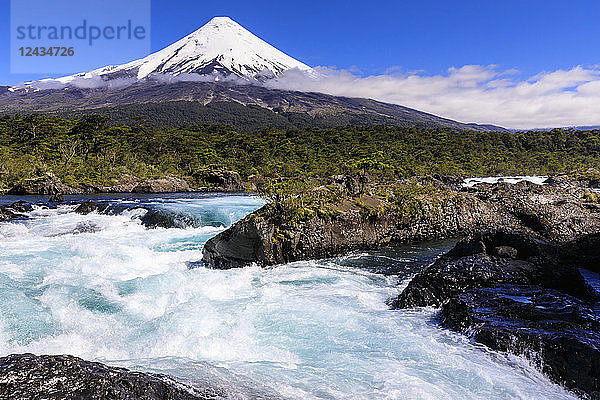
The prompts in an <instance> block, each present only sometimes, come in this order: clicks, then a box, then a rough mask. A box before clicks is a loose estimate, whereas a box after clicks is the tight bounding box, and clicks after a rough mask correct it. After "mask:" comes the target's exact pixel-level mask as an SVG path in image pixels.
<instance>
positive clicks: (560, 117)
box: [266, 65, 600, 129]
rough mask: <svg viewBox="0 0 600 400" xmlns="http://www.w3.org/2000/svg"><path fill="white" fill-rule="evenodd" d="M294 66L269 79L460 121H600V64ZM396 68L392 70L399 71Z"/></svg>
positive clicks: (522, 124)
mask: <svg viewBox="0 0 600 400" xmlns="http://www.w3.org/2000/svg"><path fill="white" fill-rule="evenodd" d="M316 70H317V71H318V72H319V74H318V75H319V76H318V77H316V78H315V77H314V76H306V75H305V74H303V73H302V72H301V71H297V70H291V71H288V72H286V73H284V74H283V75H281V76H280V77H279V78H277V79H275V80H272V81H269V82H267V83H266V85H267V86H269V87H272V88H278V89H288V90H302V91H315V92H323V93H327V94H332V95H336V96H350V97H368V98H372V99H375V100H379V101H383V102H388V103H394V104H401V105H403V106H406V107H411V108H415V109H418V110H421V111H425V112H429V113H432V114H436V115H439V116H442V117H445V118H450V119H454V120H458V121H461V122H475V123H481V124H495V125H500V126H503V127H506V128H513V129H532V128H546V127H563V126H584V125H600V67H596V66H594V67H587V68H586V67H582V66H577V67H574V68H572V69H570V70H556V71H551V72H542V73H539V74H537V75H535V76H532V77H530V78H528V79H519V78H518V71H516V70H504V71H502V70H499V69H498V67H497V66H495V65H487V66H484V65H465V66H463V67H460V68H449V69H448V70H447V73H446V74H443V75H429V76H427V75H424V74H422V73H387V74H383V75H372V76H367V77H361V76H358V75H356V74H355V73H353V72H350V71H348V70H338V69H334V68H325V67H318V68H316ZM395 70H396V69H389V71H392V72H393V71H395Z"/></svg>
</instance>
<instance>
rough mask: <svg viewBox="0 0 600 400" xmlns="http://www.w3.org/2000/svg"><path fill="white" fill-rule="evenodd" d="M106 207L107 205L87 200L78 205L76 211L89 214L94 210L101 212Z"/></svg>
mask: <svg viewBox="0 0 600 400" xmlns="http://www.w3.org/2000/svg"><path fill="white" fill-rule="evenodd" d="M105 209H106V205H103V204H98V203H96V202H95V201H92V200H87V201H84V202H83V203H81V204H80V205H78V206H77V208H76V209H75V212H76V213H77V214H81V215H88V214H91V213H93V212H100V211H104V210H105Z"/></svg>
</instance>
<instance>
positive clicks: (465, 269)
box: [393, 230, 600, 308]
mask: <svg viewBox="0 0 600 400" xmlns="http://www.w3.org/2000/svg"><path fill="white" fill-rule="evenodd" d="M592 237H596V236H595V235H594V236H589V237H587V240H588V241H589V240H591V239H590V238H592ZM577 243H579V242H572V243H565V244H560V245H559V244H556V243H553V242H549V241H547V240H545V239H543V238H542V237H541V236H540V235H539V234H536V233H531V232H529V231H527V230H522V231H520V232H515V231H494V232H488V233H481V234H477V235H475V236H474V237H472V238H470V239H468V240H464V241H461V242H459V243H458V244H457V245H456V246H455V247H454V248H453V249H452V250H451V251H449V252H448V253H447V254H445V255H444V256H442V257H441V258H440V259H439V260H437V261H436V262H435V263H434V264H432V265H431V266H430V267H428V268H427V269H426V270H424V271H423V272H421V273H419V274H417V275H416V276H415V277H414V278H413V279H412V280H411V282H410V283H409V284H408V286H407V287H406V289H405V290H404V291H403V292H402V293H401V294H400V296H399V297H398V299H396V300H395V301H394V303H393V306H394V307H395V308H411V307H427V306H432V307H439V306H441V305H442V304H444V303H445V302H446V301H448V300H449V299H451V298H453V297H454V296H456V295H458V294H460V293H463V292H465V291H466V290H470V289H476V288H482V287H490V286H496V285H501V284H512V285H538V286H542V287H547V288H552V289H556V290H561V291H563V292H565V293H571V294H573V295H575V296H581V295H582V294H583V293H588V292H589V288H588V287H587V284H586V282H585V279H584V277H583V276H582V275H581V273H580V272H579V270H578V269H577V268H575V267H573V265H572V263H573V260H572V259H569V258H568V256H567V255H568V254H570V253H571V251H578V252H579V253H580V254H586V253H587V254H589V255H590V257H591V256H592V253H593V252H594V250H593V249H592V248H591V247H587V246H586V245H577ZM598 244H599V245H600V240H598ZM567 248H570V249H571V251H568V250H566V249H567ZM584 248H586V249H587V250H588V251H587V252H586V251H585V250H584ZM575 249H578V250H575ZM577 265H580V266H583V265H585V264H584V263H583V261H582V263H578V264H577ZM594 268H595V267H594ZM588 294H589V293H588Z"/></svg>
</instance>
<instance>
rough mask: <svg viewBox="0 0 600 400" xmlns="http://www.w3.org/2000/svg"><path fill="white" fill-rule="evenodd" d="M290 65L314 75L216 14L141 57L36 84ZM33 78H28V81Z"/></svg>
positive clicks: (267, 73)
mask: <svg viewBox="0 0 600 400" xmlns="http://www.w3.org/2000/svg"><path fill="white" fill-rule="evenodd" d="M294 68H296V69H298V70H301V71H305V72H307V73H309V74H313V72H312V69H311V68H310V67H309V66H308V65H306V64H303V63H301V62H300V61H298V60H295V59H294V58H292V57H290V56H288V55H287V54H285V53H283V52H281V51H279V50H277V49H276V48H275V47H273V46H271V45H270V44H268V43H267V42H265V41H264V40H262V39H260V38H259V37H257V36H255V35H254V34H252V33H251V32H250V31H248V30H247V29H245V28H244V27H242V26H241V25H240V24H238V23H237V22H235V21H233V20H232V19H230V18H228V17H215V18H213V19H212V20H210V21H209V22H208V23H207V24H206V25H204V26H203V27H201V28H200V29H198V30H197V31H195V32H193V33H192V34H190V35H188V36H187V37H185V38H183V39H181V40H179V41H178V42H175V43H173V44H172V45H170V46H168V47H166V48H164V49H163V50H160V51H158V52H156V53H153V54H151V55H149V56H147V57H145V58H142V59H140V60H136V61H133V62H130V63H127V64H123V65H118V66H107V67H103V68H100V69H97V70H94V71H91V72H87V73H81V74H75V75H70V76H66V77H63V78H58V79H45V80H42V81H38V84H42V85H41V86H46V87H45V88H52V86H53V84H54V85H57V86H60V85H65V84H70V83H76V84H83V85H84V86H87V85H86V81H88V82H87V84H89V85H93V81H98V78H100V79H101V81H104V82H105V81H109V80H112V79H117V78H118V79H125V80H129V81H135V80H141V79H145V78H152V77H153V76H157V75H166V76H171V77H177V76H181V75H186V74H193V75H194V76H198V75H199V76H203V77H205V78H206V80H220V79H223V78H224V77H228V76H231V75H234V76H236V77H241V78H244V79H248V80H265V79H268V78H271V77H275V76H277V75H279V74H281V73H282V72H284V71H288V70H291V69H294ZM188 78H189V77H188ZM197 78H198V77H197ZM198 79H200V78H198ZM33 83H34V82H29V84H30V85H31V84H33ZM34 86H40V85H34Z"/></svg>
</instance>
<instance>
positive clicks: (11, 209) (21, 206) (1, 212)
mask: <svg viewBox="0 0 600 400" xmlns="http://www.w3.org/2000/svg"><path fill="white" fill-rule="evenodd" d="M32 209H33V208H32V206H31V204H29V203H27V202H24V201H17V202H16V203H12V204H10V205H4V206H0V222H2V221H10V220H11V219H17V218H26V216H25V215H24V214H25V213H27V212H29V211H31V210H32Z"/></svg>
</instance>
